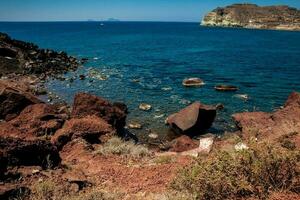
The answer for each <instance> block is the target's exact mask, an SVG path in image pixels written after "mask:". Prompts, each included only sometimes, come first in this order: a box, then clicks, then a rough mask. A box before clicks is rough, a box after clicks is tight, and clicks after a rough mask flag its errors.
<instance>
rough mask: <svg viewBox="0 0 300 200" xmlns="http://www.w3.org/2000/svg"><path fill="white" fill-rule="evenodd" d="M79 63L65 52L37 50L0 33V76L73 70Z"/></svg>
mask: <svg viewBox="0 0 300 200" xmlns="http://www.w3.org/2000/svg"><path fill="white" fill-rule="evenodd" d="M78 65H79V62H78V61H77V60H76V58H74V57H71V56H68V55H67V54H66V53H65V52H56V51H52V50H49V49H39V47H38V46H37V45H35V44H33V43H28V42H23V41H20V40H15V39H12V38H10V37H9V36H8V35H7V34H4V33H0V76H1V74H2V75H5V74H11V73H17V74H44V75H50V74H51V75H55V74H57V73H63V72H67V71H68V70H74V69H76V68H77V67H78Z"/></svg>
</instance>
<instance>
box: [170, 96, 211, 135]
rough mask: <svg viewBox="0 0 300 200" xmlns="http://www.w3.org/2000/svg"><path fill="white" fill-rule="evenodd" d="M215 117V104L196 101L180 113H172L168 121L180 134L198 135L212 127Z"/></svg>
mask: <svg viewBox="0 0 300 200" xmlns="http://www.w3.org/2000/svg"><path fill="white" fill-rule="evenodd" d="M215 117H216V108H215V106H208V105H204V104H201V103H200V102H195V103H193V104H191V105H189V106H188V107H186V108H184V109H182V110H181V111H179V112H178V113H175V114H172V115H170V116H169V117H168V118H167V120H166V122H167V124H168V125H169V126H170V128H171V129H172V130H174V131H175V132H177V133H179V134H186V135H198V134H201V133H203V131H205V130H207V129H209V128H210V127H211V125H212V124H213V122H214V120H215Z"/></svg>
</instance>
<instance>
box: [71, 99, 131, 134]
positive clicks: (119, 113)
mask: <svg viewBox="0 0 300 200" xmlns="http://www.w3.org/2000/svg"><path fill="white" fill-rule="evenodd" d="M89 115H96V116H98V117H100V118H102V119H104V120H105V121H107V122H108V123H109V124H111V125H112V126H113V127H115V128H116V129H117V130H119V129H122V128H123V127H124V126H125V124H126V117H127V106H126V105H125V104H123V103H114V104H111V103H110V102H109V101H107V100H105V99H103V98H101V97H97V96H95V95H91V94H87V93H78V94H77V95H76V96H75V98H74V103H73V110H72V117H75V118H82V117H85V116H89Z"/></svg>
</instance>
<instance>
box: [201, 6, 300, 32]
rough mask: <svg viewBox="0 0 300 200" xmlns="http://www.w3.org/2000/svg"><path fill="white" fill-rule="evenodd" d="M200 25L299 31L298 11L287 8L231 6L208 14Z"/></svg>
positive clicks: (299, 13)
mask: <svg viewBox="0 0 300 200" xmlns="http://www.w3.org/2000/svg"><path fill="white" fill-rule="evenodd" d="M201 25H203V26H220V27H241V28H249V29H272V30H290V31H299V30H300V10H298V9H296V8H291V7H288V6H265V7H260V6H257V5H255V4H233V5H230V6H227V7H224V8H216V9H215V10H213V11H211V12H209V13H208V14H207V15H205V17H204V18H203V20H202V22H201Z"/></svg>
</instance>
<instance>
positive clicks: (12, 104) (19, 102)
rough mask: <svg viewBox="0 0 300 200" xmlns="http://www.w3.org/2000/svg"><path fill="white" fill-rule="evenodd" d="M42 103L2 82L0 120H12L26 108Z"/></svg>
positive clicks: (0, 88) (0, 86) (0, 84)
mask: <svg viewBox="0 0 300 200" xmlns="http://www.w3.org/2000/svg"><path fill="white" fill-rule="evenodd" d="M41 102H42V101H41V100H39V99H38V98H37V97H35V96H33V95H32V94H30V93H28V92H25V91H23V90H21V89H19V88H16V87H11V86H10V85H7V84H6V83H4V82H2V81H0V119H6V120H10V119H12V118H14V117H16V116H17V115H18V114H19V113H20V112H21V111H22V110H23V109H24V108H25V107H27V106H29V105H32V104H36V103H41Z"/></svg>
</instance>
